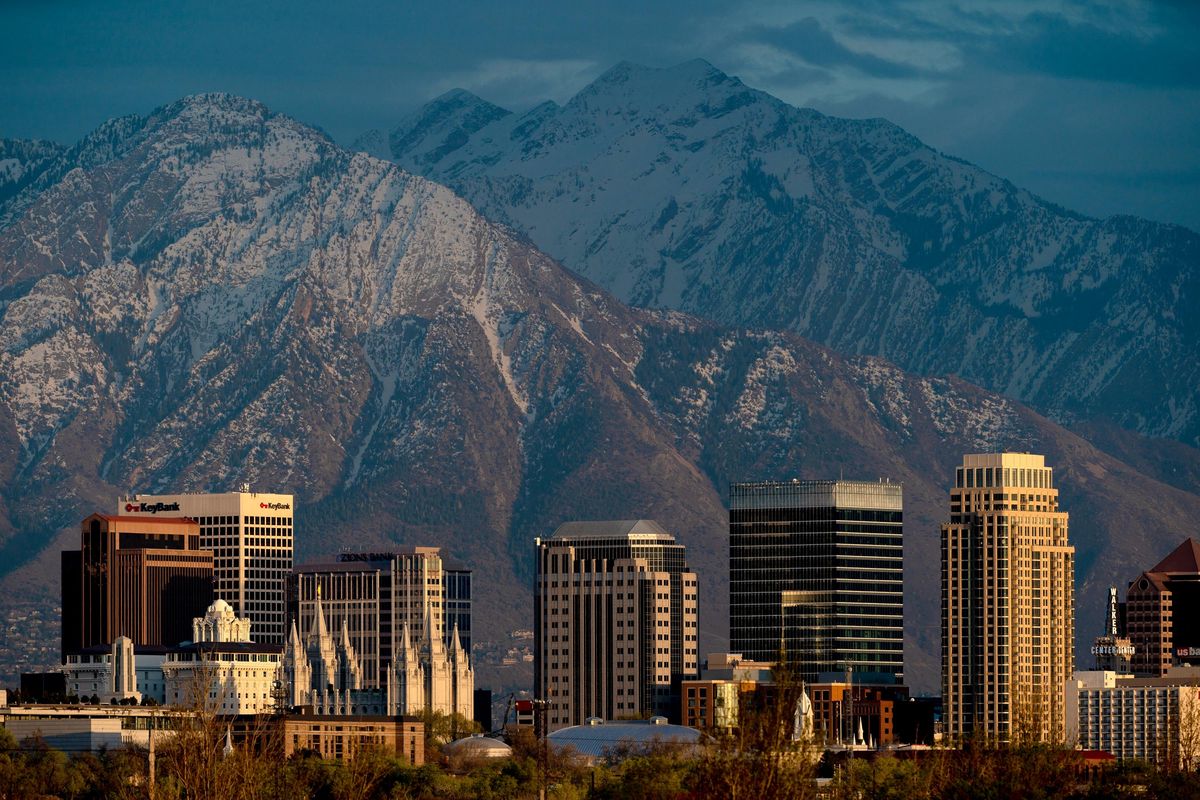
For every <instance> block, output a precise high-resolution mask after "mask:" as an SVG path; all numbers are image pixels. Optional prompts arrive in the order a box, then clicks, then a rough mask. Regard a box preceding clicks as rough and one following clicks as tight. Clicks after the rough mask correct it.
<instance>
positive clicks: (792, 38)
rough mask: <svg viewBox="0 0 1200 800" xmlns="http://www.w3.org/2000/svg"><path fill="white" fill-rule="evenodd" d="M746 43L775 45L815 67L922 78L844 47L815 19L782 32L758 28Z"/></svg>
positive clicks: (746, 37)
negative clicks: (850, 69) (849, 68)
mask: <svg viewBox="0 0 1200 800" xmlns="http://www.w3.org/2000/svg"><path fill="white" fill-rule="evenodd" d="M740 38H741V40H742V41H744V42H756V43H763V44H768V45H772V46H774V47H777V48H779V49H780V50H783V51H785V52H787V53H790V54H791V55H794V56H797V57H798V58H800V59H802V60H803V61H805V62H806V63H808V64H811V65H813V66H815V67H827V68H829V67H835V68H836V67H851V68H853V69H856V70H858V71H860V72H862V73H864V74H867V75H873V76H876V77H881V78H906V77H911V76H913V75H917V74H919V72H918V70H916V69H914V68H913V67H911V66H908V65H906V64H898V63H896V62H894V61H888V60H886V59H883V58H879V57H877V56H874V55H871V54H869V53H859V52H855V51H854V50H851V49H850V48H848V47H846V46H845V45H843V44H840V43H839V42H838V41H837V39H835V38H834V37H833V34H832V33H830V32H829V31H828V30H826V29H825V28H824V27H822V25H821V23H820V22H818V21H817V20H816V19H814V18H813V17H807V18H805V19H802V20H799V21H797V22H793V23H791V24H789V25H785V26H783V27H781V28H768V27H764V26H758V27H754V28H750V29H748V30H746V31H744V32H743V33H742V35H741V37H740Z"/></svg>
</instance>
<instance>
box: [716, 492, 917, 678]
mask: <svg viewBox="0 0 1200 800" xmlns="http://www.w3.org/2000/svg"><path fill="white" fill-rule="evenodd" d="M903 505H904V493H903V487H902V486H901V485H900V484H899V483H892V482H890V481H877V482H870V481H845V480H837V481H801V480H792V481H784V482H774V481H772V482H762V483H735V484H732V485H731V486H730V489H729V594H730V597H729V636H730V645H731V651H732V652H735V653H740V654H742V656H743V657H745V658H747V659H752V660H755V661H775V660H777V659H778V658H779V656H780V653H781V651H782V652H783V653H785V654H786V656H787V658H788V660H791V661H796V662H798V663H799V665H800V667H801V671H802V673H803V675H804V678H805V680H808V681H816V680H817V678H818V676H819V675H820V674H822V673H830V672H840V673H845V672H847V671H850V672H852V673H855V674H857V675H858V676H859V677H858V679H859V680H861V679H864V678H867V675H865V674H864V673H868V674H872V675H878V674H880V673H882V674H883V675H894V676H895V680H896V681H897V682H901V681H902V680H903V674H904V584H903V568H904V534H903V527H904V523H903V516H904V512H903Z"/></svg>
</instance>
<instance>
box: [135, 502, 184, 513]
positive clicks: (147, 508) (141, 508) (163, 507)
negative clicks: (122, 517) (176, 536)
mask: <svg viewBox="0 0 1200 800" xmlns="http://www.w3.org/2000/svg"><path fill="white" fill-rule="evenodd" d="M178 510H179V503H126V504H125V513H127V514H157V513H158V512H160V511H178Z"/></svg>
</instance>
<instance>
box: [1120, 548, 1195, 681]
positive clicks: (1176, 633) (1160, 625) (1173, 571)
mask: <svg viewBox="0 0 1200 800" xmlns="http://www.w3.org/2000/svg"><path fill="white" fill-rule="evenodd" d="M1125 601H1126V602H1125V615H1126V628H1127V633H1128V636H1129V639H1130V644H1131V645H1132V647H1133V671H1134V672H1135V673H1136V674H1138V675H1146V676H1151V677H1158V676H1162V675H1165V674H1167V671H1168V670H1169V669H1170V668H1171V666H1172V665H1173V664H1176V663H1191V664H1196V663H1200V543H1198V542H1196V540H1195V539H1192V538H1190V537H1189V538H1188V539H1186V540H1184V541H1183V543H1182V544H1180V545H1179V546H1178V547H1176V548H1175V549H1174V550H1172V551H1171V553H1170V555H1168V556H1167V557H1166V558H1164V559H1163V560H1162V561H1160V562H1158V563H1157V564H1155V565H1154V567H1153V568H1151V569H1149V570H1147V571H1146V572H1143V573H1141V574H1140V575H1138V576H1137V577H1136V578H1134V579H1133V580H1132V581H1130V582H1129V589H1128V591H1127V593H1126V595H1125Z"/></svg>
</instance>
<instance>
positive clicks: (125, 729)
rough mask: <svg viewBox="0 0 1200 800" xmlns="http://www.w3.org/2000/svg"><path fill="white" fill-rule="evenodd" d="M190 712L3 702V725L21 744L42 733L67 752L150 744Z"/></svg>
mask: <svg viewBox="0 0 1200 800" xmlns="http://www.w3.org/2000/svg"><path fill="white" fill-rule="evenodd" d="M189 716H191V712H187V711H180V710H178V709H164V708H154V707H146V706H130V705H111V704H100V705H88V704H81V705H72V704H47V705H41V704H19V705H13V706H8V705H3V706H0V725H3V727H4V728H5V729H6V730H8V732H9V733H10V734H12V736H13V738H15V739H16V740H17V741H18V742H19V741H21V740H23V739H26V738H28V737H30V736H35V735H36V736H38V737H40V738H41V739H42V740H43V741H45V742H46V744H47V745H49V746H50V747H52V748H55V749H57V750H64V751H66V752H72V753H73V752H82V751H87V750H91V751H97V750H101V749H108V750H113V749H116V748H118V747H124V746H136V747H141V748H145V747H147V746H148V745H149V743H150V737H151V736H154V737H155V741H163V740H165V739H166V738H169V737H171V736H174V735H175V733H174V730H175V728H177V727H178V726H179V725H180V723H181V721H183V720H185V719H186V718H187V717H189Z"/></svg>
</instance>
